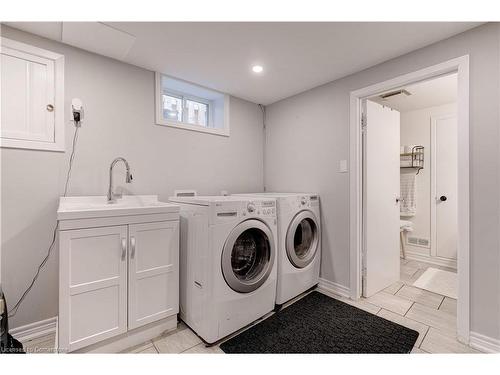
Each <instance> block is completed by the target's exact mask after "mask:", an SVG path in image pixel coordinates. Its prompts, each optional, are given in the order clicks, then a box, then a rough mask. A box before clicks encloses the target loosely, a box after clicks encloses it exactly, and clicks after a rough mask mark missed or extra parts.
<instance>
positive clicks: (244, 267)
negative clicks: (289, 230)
mask: <svg viewBox="0 0 500 375" xmlns="http://www.w3.org/2000/svg"><path fill="white" fill-rule="evenodd" d="M273 262H274V242H273V238H272V232H271V230H270V229H269V227H267V226H266V225H265V224H264V223H263V222H261V221H259V220H247V221H244V222H242V223H241V224H239V225H238V226H237V227H235V228H234V229H233V230H232V231H231V233H230V234H229V236H228V238H227V240H226V243H225V245H224V249H223V252H222V274H223V275H224V279H225V280H226V282H227V284H228V285H229V286H230V287H231V289H233V290H235V291H236V292H240V293H249V292H252V291H254V290H256V289H258V288H259V287H260V286H261V285H262V284H263V283H264V282H265V281H266V280H267V278H268V277H269V274H270V273H271V270H272V265H273Z"/></svg>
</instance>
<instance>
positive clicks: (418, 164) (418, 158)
mask: <svg viewBox="0 0 500 375" xmlns="http://www.w3.org/2000/svg"><path fill="white" fill-rule="evenodd" d="M399 156H400V168H412V169H416V170H417V173H416V174H418V173H419V172H420V170H421V169H424V146H413V147H412V148H411V152H405V153H402V154H400V155H399Z"/></svg>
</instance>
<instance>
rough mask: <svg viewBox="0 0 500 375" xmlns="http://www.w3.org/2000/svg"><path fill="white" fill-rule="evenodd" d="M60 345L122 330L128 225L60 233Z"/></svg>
mask: <svg viewBox="0 0 500 375" xmlns="http://www.w3.org/2000/svg"><path fill="white" fill-rule="evenodd" d="M59 244H60V246H59V249H60V255H59V262H60V275H59V277H60V281H59V284H60V288H59V347H60V348H62V349H68V350H70V351H72V350H76V349H79V348H82V347H84V346H87V345H90V344H94V343H96V342H98V341H101V340H104V339H107V338H110V337H113V336H116V335H118V334H121V333H124V332H126V331H127V226H126V225H121V226H112V227H102V228H91V229H77V230H66V231H61V232H60V242H59Z"/></svg>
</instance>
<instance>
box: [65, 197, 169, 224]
mask: <svg viewBox="0 0 500 375" xmlns="http://www.w3.org/2000/svg"><path fill="white" fill-rule="evenodd" d="M175 212H179V206H178V205H176V204H171V203H165V202H160V201H158V196H157V195H124V196H123V197H122V198H118V199H117V200H116V202H115V203H108V199H107V197H106V196H87V197H61V198H59V208H58V210H57V219H58V220H68V219H88V218H98V217H113V216H128V215H148V214H161V213H175Z"/></svg>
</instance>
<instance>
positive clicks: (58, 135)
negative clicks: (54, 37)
mask: <svg viewBox="0 0 500 375" xmlns="http://www.w3.org/2000/svg"><path fill="white" fill-rule="evenodd" d="M1 44H2V49H1V53H0V58H1V66H2V69H1V81H2V85H1V97H2V104H1V122H2V129H1V131H0V144H1V146H2V147H13V148H28V149H39V150H51V151H64V108H63V107H64V56H62V55H59V54H56V53H54V52H51V51H47V50H44V49H41V48H37V47H33V46H30V45H27V44H24V43H20V42H17V41H13V40H10V39H6V38H2V39H1Z"/></svg>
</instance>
